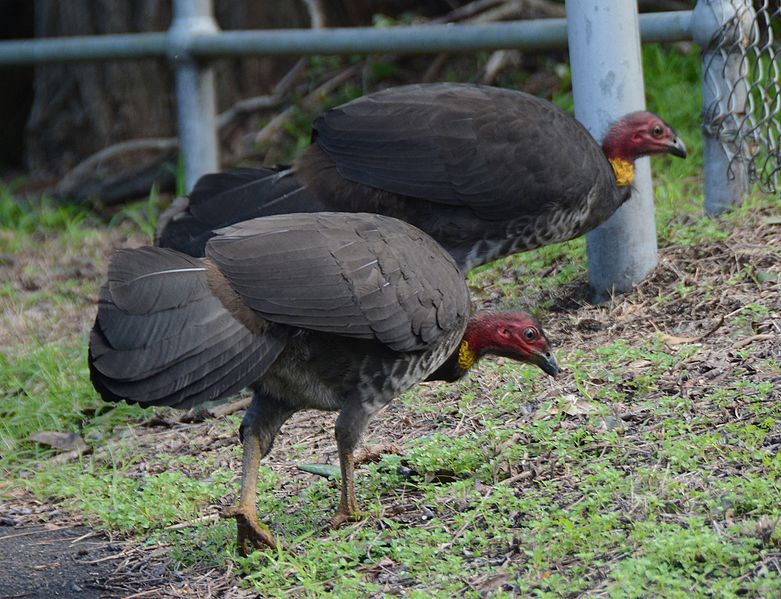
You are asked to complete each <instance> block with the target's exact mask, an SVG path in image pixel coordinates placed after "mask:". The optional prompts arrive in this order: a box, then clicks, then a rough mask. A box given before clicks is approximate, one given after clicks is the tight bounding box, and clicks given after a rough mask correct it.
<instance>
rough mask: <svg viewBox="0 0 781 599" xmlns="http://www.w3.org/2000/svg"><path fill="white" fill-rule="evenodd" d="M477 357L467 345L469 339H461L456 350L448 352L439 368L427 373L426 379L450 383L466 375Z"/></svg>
mask: <svg viewBox="0 0 781 599" xmlns="http://www.w3.org/2000/svg"><path fill="white" fill-rule="evenodd" d="M479 359H480V358H479V356H478V355H477V352H475V351H474V350H473V349H472V348H471V347H470V346H469V341H467V340H466V339H462V340H461V343H459V344H458V348H457V349H456V351H454V352H453V353H452V354H450V356H449V357H448V358H447V360H445V361H444V362H443V363H442V365H441V366H440V367H439V368H437V369H436V370H435V371H434V372H432V373H431V374H430V375H428V377H427V378H426V380H427V381H445V382H446V383H452V382H453V381H457V380H458V379H460V378H462V377H463V376H464V375H466V373H467V372H469V369H470V368H472V366H474V365H475V364H477V361H478V360H479Z"/></svg>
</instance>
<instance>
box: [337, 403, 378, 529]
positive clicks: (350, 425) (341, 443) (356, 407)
mask: <svg viewBox="0 0 781 599" xmlns="http://www.w3.org/2000/svg"><path fill="white" fill-rule="evenodd" d="M370 416H371V413H370V412H368V411H367V410H366V409H365V406H364V405H363V404H361V402H360V401H357V400H356V401H350V402H348V403H346V404H345V405H344V407H343V408H342V411H341V412H340V413H339V418H337V419H336V447H337V449H338V451H339V467H340V469H341V472H342V497H341V500H340V501H339V509H338V510H337V512H336V515H335V516H334V518H333V520H331V528H338V527H339V526H341V525H342V524H344V523H345V522H348V521H355V520H357V519H358V502H357V501H356V500H355V480H354V471H355V457H354V456H353V451H354V450H355V446H356V445H357V444H358V441H359V439H360V438H361V435H362V434H363V431H364V429H365V428H366V423H367V422H368V421H369V417H370Z"/></svg>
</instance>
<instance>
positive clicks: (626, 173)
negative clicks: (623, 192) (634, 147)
mask: <svg viewBox="0 0 781 599" xmlns="http://www.w3.org/2000/svg"><path fill="white" fill-rule="evenodd" d="M609 162H610V166H612V167H613V172H614V173H615V175H616V185H618V186H619V187H626V186H627V185H631V184H632V180H633V179H634V178H635V165H634V164H633V163H631V162H628V161H626V160H621V159H620V158H611V159H610V160H609Z"/></svg>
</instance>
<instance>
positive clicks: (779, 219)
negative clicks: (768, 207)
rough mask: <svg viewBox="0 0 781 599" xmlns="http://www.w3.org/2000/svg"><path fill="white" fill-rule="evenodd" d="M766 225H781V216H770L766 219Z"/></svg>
mask: <svg viewBox="0 0 781 599" xmlns="http://www.w3.org/2000/svg"><path fill="white" fill-rule="evenodd" d="M765 224H766V225H781V216H768V217H766V218H765Z"/></svg>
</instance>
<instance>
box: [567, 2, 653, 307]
mask: <svg viewBox="0 0 781 599" xmlns="http://www.w3.org/2000/svg"><path fill="white" fill-rule="evenodd" d="M566 7H567V29H568V37H569V56H570V66H571V68H572V88H573V94H574V97H575V115H576V116H577V118H578V120H579V121H580V122H582V123H583V124H584V125H585V126H586V128H588V130H589V131H590V132H591V133H592V135H594V137H596V138H597V139H602V136H603V135H604V134H605V131H606V130H607V128H608V126H609V125H610V123H612V122H613V121H615V120H616V119H617V118H619V117H621V116H623V115H624V114H626V113H628V112H632V111H634V110H643V109H644V108H645V91H644V87H643V66H642V57H641V54H640V34H639V28H638V14H637V2H633V1H631V0H630V1H627V0H622V1H621V2H616V1H615V0H567V2H566ZM634 188H635V191H634V192H633V194H632V198H631V199H630V200H629V201H628V202H626V203H625V204H624V205H623V206H621V208H619V209H618V210H617V211H616V213H615V214H614V215H613V216H612V217H610V219H608V220H607V222H605V223H603V224H602V225H600V226H599V227H597V228H596V229H595V230H594V231H592V232H591V233H589V234H588V235H587V236H586V252H587V255H588V261H589V284H590V285H591V288H592V290H593V301H595V302H600V301H604V300H605V299H607V298H608V297H609V296H610V294H611V293H613V292H619V293H620V292H624V291H628V290H630V289H631V288H632V285H634V284H635V283H637V282H639V281H641V280H642V279H643V277H645V276H646V275H647V274H648V273H649V272H650V271H651V270H653V268H654V267H655V266H656V261H657V260H656V224H655V221H654V205H653V190H652V187H651V168H650V164H649V162H648V158H643V159H640V160H638V161H637V163H636V167H635V178H634Z"/></svg>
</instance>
